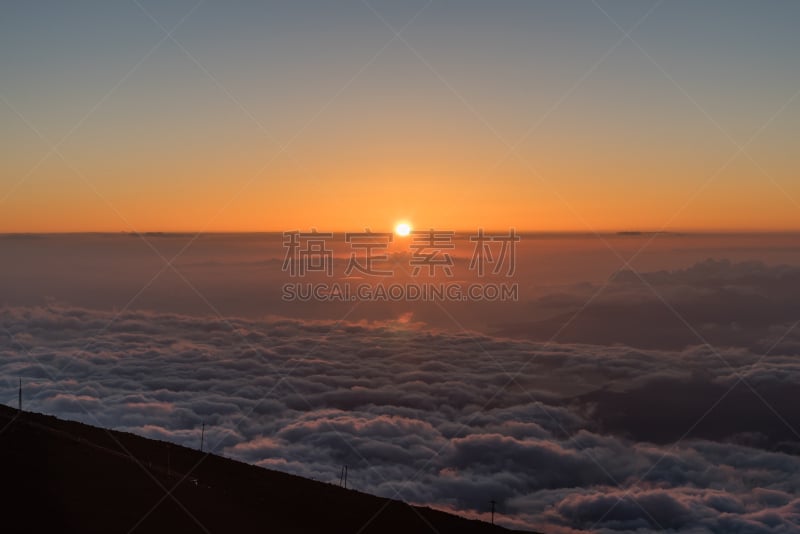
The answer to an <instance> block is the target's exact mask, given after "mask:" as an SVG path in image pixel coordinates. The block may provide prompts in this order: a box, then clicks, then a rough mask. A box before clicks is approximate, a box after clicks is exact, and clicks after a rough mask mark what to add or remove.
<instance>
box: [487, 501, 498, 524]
mask: <svg viewBox="0 0 800 534" xmlns="http://www.w3.org/2000/svg"><path fill="white" fill-rule="evenodd" d="M489 504H491V505H492V524H493V525H494V505H495V504H497V502H496V501H495V500H494V499H492V500H491V501H489Z"/></svg>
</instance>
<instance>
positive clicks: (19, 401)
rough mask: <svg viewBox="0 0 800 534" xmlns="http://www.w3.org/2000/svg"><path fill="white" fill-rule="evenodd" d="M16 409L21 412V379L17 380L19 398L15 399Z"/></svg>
mask: <svg viewBox="0 0 800 534" xmlns="http://www.w3.org/2000/svg"><path fill="white" fill-rule="evenodd" d="M17 409H19V411H20V412H21V411H22V378H20V379H19V397H18V399H17Z"/></svg>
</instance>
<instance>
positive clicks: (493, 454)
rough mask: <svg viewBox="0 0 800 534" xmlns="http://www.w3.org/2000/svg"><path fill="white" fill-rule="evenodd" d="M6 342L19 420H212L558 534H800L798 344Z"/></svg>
mask: <svg viewBox="0 0 800 534" xmlns="http://www.w3.org/2000/svg"><path fill="white" fill-rule="evenodd" d="M681 276H685V273H683V274H681ZM748 276H749V275H748ZM784 319H785V318H781V319H780V321H784ZM784 333H785V331H784ZM0 334H2V335H0V400H1V401H2V402H4V403H6V404H8V405H15V404H16V388H17V377H22V379H23V384H24V402H25V407H26V408H27V409H30V410H34V411H41V412H45V413H50V414H55V415H58V416H60V417H64V418H68V419H76V420H81V421H84V422H87V423H90V424H95V425H100V426H105V427H111V428H115V429H119V430H126V431H131V432H135V433H137V434H141V435H145V436H149V437H152V438H157V439H165V440H170V441H173V442H177V443H181V444H183V445H187V446H191V447H198V446H199V441H200V431H201V430H200V429H201V425H202V424H203V423H205V425H206V435H205V442H206V444H207V446H206V448H207V449H210V450H213V451H214V452H217V453H220V454H223V455H225V456H229V457H233V458H237V459H241V460H244V461H247V462H251V463H255V464H258V465H261V466H264V467H269V468H274V469H279V470H282V471H286V472H290V473H295V474H299V475H302V476H306V477H311V478H314V479H317V480H321V481H326V482H332V483H338V479H339V474H340V470H341V467H342V466H343V465H347V466H348V469H349V481H350V484H349V485H350V486H351V487H354V488H356V489H358V490H362V491H367V492H372V493H376V494H379V495H384V496H387V497H396V498H401V499H405V500H407V501H410V502H414V503H423V504H427V505H433V506H436V507H438V508H441V509H446V510H453V511H457V512H459V513H462V514H467V515H470V516H476V517H482V518H488V515H487V512H488V509H489V500H490V499H495V500H496V501H497V502H498V511H499V520H498V522H499V523H501V524H504V525H507V526H515V527H519V528H531V529H537V530H541V531H544V532H553V533H556V532H585V531H593V532H649V531H662V530H663V531H667V532H692V533H695V532H697V533H702V532H737V533H762V532H763V533H767V532H769V533H778V532H781V533H788V532H798V531H800V527H798V525H800V458H798V456H797V454H798V452H800V450H799V449H800V448H798V446H797V443H798V441H800V436H798V435H797V433H796V432H795V430H794V429H795V428H796V427H798V426H800V408H797V407H795V406H796V405H797V404H798V403H796V402H794V401H793V400H792V398H793V397H792V396H793V395H794V397H796V394H795V393H796V392H797V391H800V365H798V364H797V357H796V356H797V347H798V346H800V345H798V335H797V333H795V332H790V333H789V334H788V335H786V336H781V337H776V336H773V338H774V339H773V338H771V339H770V342H769V344H770V345H771V346H770V348H771V349H772V350H770V352H769V353H767V351H765V350H764V351H758V350H754V349H753V348H752V347H739V348H736V347H734V346H731V347H726V348H722V349H716V348H713V347H709V346H703V345H702V344H697V345H694V346H687V347H685V348H683V349H680V350H667V349H664V348H658V349H654V348H631V347H629V346H626V345H613V346H610V345H607V346H600V345H593V344H580V343H543V342H537V341H533V340H524V339H510V338H505V337H496V336H491V335H488V334H479V333H470V332H464V333H460V334H459V333H454V332H448V331H439V330H433V329H430V328H428V327H427V326H426V325H424V324H420V323H416V322H415V321H414V318H413V316H402V317H400V318H398V320H395V321H385V322H346V321H344V322H333V321H301V320H287V319H279V318H271V319H265V320H254V319H241V318H228V319H220V318H218V317H193V316H191V317H190V316H185V315H179V314H170V313H161V312H145V311H135V310H134V311H126V312H123V313H120V314H117V313H116V312H109V311H96V310H89V309H84V308H76V307H70V306H65V305H56V304H51V305H42V306H18V307H5V308H3V309H2V310H1V313H0ZM764 343H766V341H765V342H764Z"/></svg>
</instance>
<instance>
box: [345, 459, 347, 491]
mask: <svg viewBox="0 0 800 534" xmlns="http://www.w3.org/2000/svg"><path fill="white" fill-rule="evenodd" d="M344 489H347V465H345V466H344Z"/></svg>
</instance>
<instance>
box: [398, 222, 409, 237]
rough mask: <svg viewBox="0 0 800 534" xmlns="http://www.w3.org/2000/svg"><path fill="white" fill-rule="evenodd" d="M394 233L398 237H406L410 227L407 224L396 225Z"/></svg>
mask: <svg viewBox="0 0 800 534" xmlns="http://www.w3.org/2000/svg"><path fill="white" fill-rule="evenodd" d="M394 233H395V234H397V235H399V236H407V235H408V234H410V233H411V225H409V224H408V223H398V224H397V226H395V227H394Z"/></svg>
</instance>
